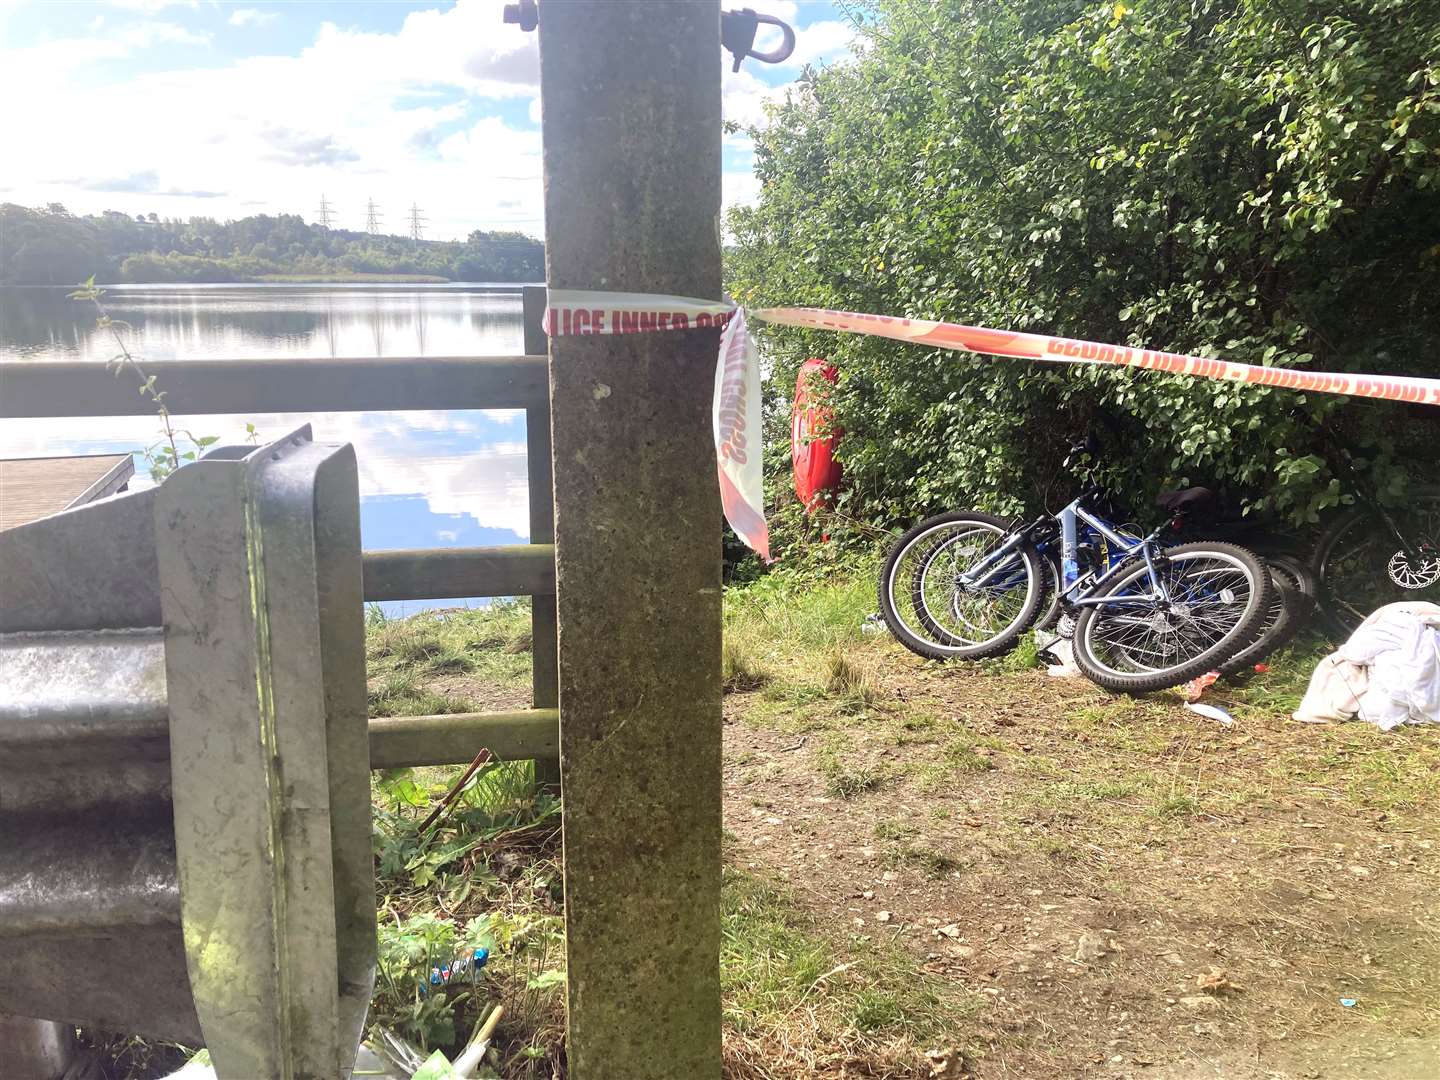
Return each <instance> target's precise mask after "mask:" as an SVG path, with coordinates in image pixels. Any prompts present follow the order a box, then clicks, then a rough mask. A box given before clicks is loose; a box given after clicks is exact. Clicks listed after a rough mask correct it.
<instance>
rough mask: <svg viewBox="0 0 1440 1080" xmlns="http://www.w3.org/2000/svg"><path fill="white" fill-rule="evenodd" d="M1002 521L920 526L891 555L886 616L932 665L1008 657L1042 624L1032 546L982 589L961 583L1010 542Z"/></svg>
mask: <svg viewBox="0 0 1440 1080" xmlns="http://www.w3.org/2000/svg"><path fill="white" fill-rule="evenodd" d="M1009 535H1010V534H1009V531H1008V529H1007V528H1006V524H1005V522H1004V521H1002V520H1001V519H1000V518H997V517H991V516H990V515H989V514H981V513H978V512H976V511H956V512H952V513H948V514H940V515H939V516H937V517H933V518H929V519H927V520H925V521H922V522H920V524H918V525H916V526H915V527H914V528H913V529H911V530H910V531H909V532H907V533H905V535H903V536H902V537H900V539H899V540H897V541H896V542H895V545H894V546H893V547H892V548H891V549H890V554H889V556H888V557H887V558H886V560H885V565H884V567H883V569H882V570H881V572H880V582H879V590H878V591H879V594H880V595H879V600H880V613H881V615H882V616H884V619H885V625H886V626H888V627H890V632H891V633H893V634H894V635H895V636H896V637H897V638H898V639H899V640H900V643H901V644H903V645H904V646H905V647H906V648H907V649H909V650H910V651H911V652H914V653H918V654H919V655H920V656H925V657H928V658H930V659H932V660H952V659H959V660H978V659H981V658H982V657H986V656H997V655H999V654H1000V653H1003V652H1007V651H1009V650H1010V649H1011V648H1013V647H1014V646H1015V643H1016V642H1017V641H1019V640H1020V635H1021V634H1023V633H1024V632H1025V630H1026V629H1028V628H1029V626H1030V624H1031V623H1032V622H1034V621H1035V616H1036V614H1037V613H1038V612H1039V610H1040V606H1041V604H1042V603H1043V601H1044V599H1045V593H1046V582H1045V572H1044V569H1043V568H1042V567H1041V565H1040V557H1039V556H1038V555H1037V554H1036V553H1035V551H1034V549H1033V548H1031V547H1030V546H1029V545H1025V546H1023V547H1021V548H1020V549H1018V550H1017V551H1015V552H1012V553H1011V554H1010V555H1009V556H1008V557H1007V559H1006V560H1005V562H1004V563H1002V564H1001V566H1000V567H999V568H998V571H999V572H998V573H997V574H996V575H995V576H994V578H992V580H990V581H989V582H987V583H986V584H985V585H984V586H982V587H980V588H966V587H964V586H962V585H960V584H959V582H958V578H959V577H960V575H961V574H963V573H965V572H966V571H967V570H969V569H970V568H971V567H973V566H975V565H976V564H978V563H979V562H980V560H981V559H983V558H984V557H985V556H986V555H988V554H990V553H991V552H992V551H994V550H995V548H997V547H998V546H999V545H1000V544H1001V543H1003V542H1004V540H1005V539H1006V538H1007V537H1008V536H1009Z"/></svg>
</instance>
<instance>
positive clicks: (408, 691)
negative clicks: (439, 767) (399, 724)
mask: <svg viewBox="0 0 1440 1080" xmlns="http://www.w3.org/2000/svg"><path fill="white" fill-rule="evenodd" d="M365 647H366V660H367V667H368V674H369V682H370V714H371V715H372V716H417V715H427V714H434V713H450V712H469V711H473V710H474V709H475V707H476V706H475V703H474V702H473V701H472V700H471V694H468V693H466V692H465V689H466V688H467V687H473V688H477V689H490V688H497V687H498V688H501V689H506V688H509V689H517V690H518V689H520V688H522V687H524V686H526V685H528V683H529V680H530V602H529V600H528V599H521V600H507V601H497V602H495V603H493V604H490V605H488V606H486V607H479V608H449V609H446V610H442V611H425V612H421V613H419V614H417V615H412V616H410V617H409V618H404V619H390V618H386V617H385V615H384V613H383V612H382V611H381V610H380V608H378V607H371V608H369V609H368V611H367V612H366V619H365ZM439 686H444V689H445V692H441V691H440V690H439V689H437V687H439Z"/></svg>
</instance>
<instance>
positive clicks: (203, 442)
mask: <svg viewBox="0 0 1440 1080" xmlns="http://www.w3.org/2000/svg"><path fill="white" fill-rule="evenodd" d="M104 295H105V290H104V289H102V288H100V287H99V286H97V285H96V284H95V275H94V274H91V275H90V277H89V278H87V279H86V281H85V282H84V284H82V285H81V286H80V287H79V288H78V289H76V290H75V291H74V292H72V293H71V294H70V299H72V300H88V301H89V302H90V303H92V304H94V305H95V311H96V313H97V318H96V322H95V325H96V327H97V328H98V329H100V330H108V331H109V332H110V336H111V337H113V338H114V339H115V346H116V348H117V349H119V350H120V351H119V352H117V353H116V354H115V355H114V356H112V357H111V358H110V359H109V360H107V361H106V362H105V368H106V370H107V371H111V372H113V373H114V374H115V375H116V376H117V377H118V376H120V375H122V374H124V373H126V372H129V373H130V374H132V375H134V376H136V377H137V378H138V379H139V380H140V393H141V395H142V396H144V397H147V398H149V399H150V401H151V403H152V404H154V406H155V413H156V415H157V416H159V418H160V427H161V431H162V433H163V435H164V438H163V439H161V440H160V441H159V442H156V443H152V444H151V445H149V446H147V447H146V448H145V449H144V450H142V451H141V456H143V457H144V458H145V463H146V465H147V466H148V467H149V470H150V478H151V479H152V480H154V481H155V482H156V483H157V484H158V483H159V482H160V481H161V480H164V479H165V477H167V476H169V475H170V474H171V473H172V472H174V471H175V470H176V469H178V468H179V467H180V466H181V465H183V464H185V463H187V462H191V461H195V460H197V459H198V458H199V457H200V454H201V453H202V452H203V451H204V450H205V448H206V447H207V446H211V445H213V444H214V443H216V442H218V441H219V436H216V435H200V436H196V435H194V434H193V433H192V432H191V431H190V430H189V429H188V428H177V427H176V426H175V422H174V418H173V417H172V416H171V415H170V407H169V406H168V405H166V403H165V391H164V390H161V389H160V388H159V387H158V386H156V384H155V376H154V375H149V374H147V373H146V371H145V369H144V368H142V367H141V366H140V362H139V361H138V360H137V359H136V358H135V356H134V354H133V353H131V352H130V349H129V347H128V346H127V345H126V344H125V338H124V336H123V335H122V334H121V333H120V330H121V329H122V328H124V329H131V326H130V324H129V323H127V322H125V321H123V320H121V319H115V318H112V317H111V315H110V313H109V312H108V311H107V310H105V305H104V304H103V303H101V298H102V297H103V296H104ZM245 437H246V439H247V441H249V442H252V443H255V442H259V439H260V434H259V432H258V431H256V430H255V425H254V424H253V423H250V422H249V421H247V422H246V424H245ZM182 439H183V440H188V443H189V447H188V448H187V449H184V450H182V449H181V445H182V442H181V440H182Z"/></svg>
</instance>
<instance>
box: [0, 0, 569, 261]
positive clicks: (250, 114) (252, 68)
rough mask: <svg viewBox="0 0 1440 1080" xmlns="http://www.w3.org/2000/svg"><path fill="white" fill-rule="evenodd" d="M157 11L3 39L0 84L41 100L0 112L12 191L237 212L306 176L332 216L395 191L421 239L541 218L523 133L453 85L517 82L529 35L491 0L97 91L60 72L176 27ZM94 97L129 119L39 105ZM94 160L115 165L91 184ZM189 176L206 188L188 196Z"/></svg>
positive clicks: (286, 191) (530, 68) (502, 89)
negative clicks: (127, 31)
mask: <svg viewBox="0 0 1440 1080" xmlns="http://www.w3.org/2000/svg"><path fill="white" fill-rule="evenodd" d="M169 25H170V24H149V28H148V29H145V30H143V32H141V31H139V30H137V31H136V33H134V34H132V35H131V36H130V37H128V38H125V39H123V40H121V39H116V38H97V39H80V40H72V41H69V42H64V43H52V44H50V45H44V46H37V47H35V48H31V49H20V50H12V51H11V53H10V54H9V55H7V56H6V63H4V64H0V100H5V99H11V100H14V99H17V98H20V97H29V96H33V95H34V94H35V93H37V92H39V93H44V94H45V95H46V100H47V109H46V110H45V113H44V114H43V115H42V114H40V113H39V112H37V111H35V110H19V109H15V110H3V112H0V139H3V141H4V143H5V145H9V146H12V147H16V146H19V147H25V148H26V149H27V151H28V152H27V153H25V154H24V155H18V156H16V157H14V158H11V159H10V161H9V162H7V175H6V181H7V185H8V186H9V187H10V188H11V189H12V190H13V191H15V192H16V194H17V195H18V199H17V201H20V202H26V203H30V204H42V203H45V202H50V201H60V202H64V203H65V204H66V205H67V206H69V207H70V208H71V209H72V210H75V211H81V212H95V211H98V210H101V209H107V208H113V209H117V210H122V211H125V212H129V213H139V212H148V211H152V210H156V211H158V212H160V213H165V214H176V215H186V214H196V213H204V214H209V215H212V216H216V217H226V216H235V217H239V216H243V215H244V214H248V213H254V212H255V211H256V208H257V207H258V208H262V209H265V210H267V211H270V212H276V211H282V210H289V211H292V212H301V213H306V214H313V212H314V208H315V206H317V205H318V203H319V198H320V195H321V194H322V193H323V194H325V195H326V197H327V198H328V199H329V200H330V201H331V203H332V204H333V205H335V206H336V207H338V208H339V210H340V214H341V220H340V222H339V223H340V224H341V225H342V226H343V227H347V228H358V227H360V226H361V224H362V223H363V217H362V216H361V215H362V213H363V211H362V209H361V208H363V207H364V205H365V204H366V202H367V201H368V200H369V199H370V198H374V199H375V200H376V202H377V203H379V204H380V205H381V206H382V207H386V208H389V210H390V215H389V218H388V219H387V220H388V224H390V225H391V226H395V227H398V223H399V221H400V218H399V217H398V214H399V207H402V206H408V205H410V203H411V202H412V201H416V202H419V203H420V205H421V206H422V207H423V208H424V209H425V211H426V213H427V216H428V217H429V219H430V222H429V231H428V233H427V235H429V236H432V237H436V238H451V237H457V236H464V235H465V234H467V233H468V232H469V231H470V230H472V229H475V228H511V229H519V230H522V231H527V232H531V233H539V232H540V231H541V226H542V222H541V220H540V219H541V184H540V144H539V135H538V133H536V132H533V131H520V130H517V129H514V128H511V127H508V126H507V125H506V124H504V123H502V122H501V121H500V120H499V119H498V118H496V117H494V116H490V117H484V118H482V119H480V120H478V121H476V122H467V120H466V116H467V112H470V111H471V110H470V105H469V103H471V102H474V101H477V100H479V99H483V98H496V97H533V96H534V94H535V90H536V83H537V70H538V69H537V54H536V51H535V35H533V34H522V33H519V32H518V31H515V32H513V33H501V32H499V31H500V30H501V28H502V25H503V24H502V23H501V22H500V16H499V2H498V0H460V2H459V3H458V4H457V5H456V6H455V7H453V8H450V9H448V10H445V11H419V12H412V13H411V14H409V15H407V16H406V18H405V20H404V22H403V24H402V25H401V27H400V29H399V30H398V31H397V32H395V33H390V34H383V33H371V32H363V31H357V30H352V29H345V28H342V27H339V26H336V25H334V24H329V23H327V24H324V25H323V26H322V27H321V28H320V30H319V31H318V33H317V34H316V37H315V39H314V41H313V42H312V44H310V45H309V46H308V47H306V48H305V49H303V50H302V51H301V52H300V54H299V55H298V56H251V57H248V58H245V59H242V60H239V61H237V62H235V63H233V64H230V65H228V66H224V67H209V68H198V69H193V70H177V71H161V72H153V73H148V74H141V75H137V76H134V77H132V78H130V79H128V80H126V81H123V82H118V83H116V84H114V85H111V86H107V87H105V88H103V91H100V92H97V90H96V89H95V88H94V87H78V86H74V85H72V82H73V81H75V80H71V79H67V78H66V77H65V76H66V74H67V73H78V72H80V71H81V70H82V69H84V68H85V67H86V66H87V65H90V64H93V62H94V61H96V60H100V59H106V58H118V57H121V56H125V55H127V54H128V52H130V51H133V50H137V49H139V48H142V47H144V46H145V45H146V44H147V43H155V42H158V41H161V40H168V41H176V42H178V41H181V40H184V38H183V37H182V35H184V34H185V33H186V31H184V30H183V28H178V27H176V28H174V29H160V28H159V27H161V26H166V27H168V26H169ZM512 29H513V28H512ZM97 99H102V100H104V101H105V107H106V111H107V114H109V115H112V116H126V117H131V118H143V119H144V122H142V123H127V124H125V125H124V126H123V129H122V127H121V126H120V125H112V124H96V125H94V126H93V127H91V128H90V130H89V131H88V132H87V137H86V139H84V140H76V139H73V138H71V137H70V136H69V135H68V134H64V133H60V132H57V131H56V130H55V129H54V126H53V124H51V123H50V121H49V120H48V119H47V118H48V117H50V116H53V115H57V114H75V115H82V114H84V113H85V112H86V110H87V108H89V106H88V105H87V102H93V101H94V100H97ZM104 177H121V178H125V179H124V180H122V183H121V184H120V185H119V186H118V187H117V186H114V185H112V186H109V187H106V186H105V184H104V182H103V178H104ZM136 177H140V178H143V179H144V180H145V183H144V184H136V183H135V182H134V178H136ZM77 178H87V179H86V180H85V181H84V182H80V183H77ZM122 188H123V189H126V190H121V189H122ZM77 189H78V190H77ZM192 192H194V193H206V195H207V198H206V199H205V201H204V202H203V203H200V202H193V201H191V200H190V199H188V198H186V196H185V193H192ZM12 197H14V196H12Z"/></svg>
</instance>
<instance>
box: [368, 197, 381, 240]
mask: <svg viewBox="0 0 1440 1080" xmlns="http://www.w3.org/2000/svg"><path fill="white" fill-rule="evenodd" d="M365 231H366V232H367V233H369V234H370V235H371V236H374V235H375V234H376V233H378V232H379V231H380V208H379V207H378V206H376V205H375V200H374V199H371V200H370V202H369V203H368V204H367V205H366V207H365Z"/></svg>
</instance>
